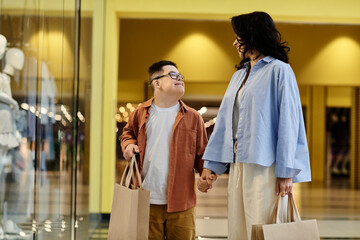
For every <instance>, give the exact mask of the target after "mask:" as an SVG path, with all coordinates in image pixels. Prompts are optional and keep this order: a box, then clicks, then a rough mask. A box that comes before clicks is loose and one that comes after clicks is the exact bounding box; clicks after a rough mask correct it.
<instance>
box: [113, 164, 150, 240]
mask: <svg viewBox="0 0 360 240" xmlns="http://www.w3.org/2000/svg"><path fill="white" fill-rule="evenodd" d="M134 166H135V170H136V172H135V173H134ZM136 175H137V178H138V182H139V186H140V187H139V188H136V187H135V186H134V184H132V185H131V184H130V183H131V179H132V180H133V183H135V181H134V180H135V177H136ZM125 176H126V177H125ZM124 181H125V182H124ZM149 215H150V191H149V190H145V189H143V187H142V181H141V176H140V174H139V169H138V166H137V163H136V159H135V157H133V159H132V160H131V162H130V163H126V167H125V170H124V173H123V175H122V178H121V181H120V184H115V188H114V197H113V203H112V209H111V215H110V223H109V234H108V239H109V240H120V239H123V240H130V239H131V240H132V239H134V240H135V239H140V240H143V239H148V232H149Z"/></svg>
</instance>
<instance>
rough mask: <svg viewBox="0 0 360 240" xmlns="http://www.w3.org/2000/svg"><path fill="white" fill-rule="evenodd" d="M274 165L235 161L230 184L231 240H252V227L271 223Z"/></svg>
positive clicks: (273, 195)
mask: <svg viewBox="0 0 360 240" xmlns="http://www.w3.org/2000/svg"><path fill="white" fill-rule="evenodd" d="M275 187H276V177H275V165H273V166H271V167H264V166H261V165H257V164H248V163H240V162H237V161H235V163H232V164H231V166H230V175H229V184H228V239H230V240H250V239H251V228H252V225H253V224H267V223H270V214H271V211H272V207H273V205H274V202H275V200H276V199H277V196H276V193H275Z"/></svg>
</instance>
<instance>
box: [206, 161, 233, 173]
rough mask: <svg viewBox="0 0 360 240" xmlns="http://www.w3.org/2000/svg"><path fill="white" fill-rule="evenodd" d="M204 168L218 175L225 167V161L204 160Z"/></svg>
mask: <svg viewBox="0 0 360 240" xmlns="http://www.w3.org/2000/svg"><path fill="white" fill-rule="evenodd" d="M204 168H207V169H209V170H211V171H213V172H215V173H216V174H218V175H221V174H223V173H224V172H225V171H226V169H227V163H222V162H214V161H207V160H205V161H204Z"/></svg>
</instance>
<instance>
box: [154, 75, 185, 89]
mask: <svg viewBox="0 0 360 240" xmlns="http://www.w3.org/2000/svg"><path fill="white" fill-rule="evenodd" d="M167 75H169V76H170V78H171V79H173V80H179V81H184V79H185V77H184V76H183V75H181V74H180V73H176V72H169V73H167V74H164V75H161V76H158V77H155V78H153V79H151V80H150V83H149V86H151V83H152V82H153V81H154V80H157V79H160V78H162V77H165V76H167Z"/></svg>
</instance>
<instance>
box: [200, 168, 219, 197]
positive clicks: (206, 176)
mask: <svg viewBox="0 0 360 240" xmlns="http://www.w3.org/2000/svg"><path fill="white" fill-rule="evenodd" d="M216 179H217V174H216V173H215V174H214V173H213V172H212V171H210V170H209V169H207V168H204V169H203V172H202V173H201V177H200V178H199V180H198V182H197V185H198V189H199V191H201V192H207V190H209V189H211V188H212V184H213V183H214V182H215V181H216Z"/></svg>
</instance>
